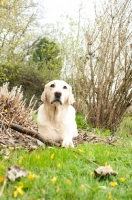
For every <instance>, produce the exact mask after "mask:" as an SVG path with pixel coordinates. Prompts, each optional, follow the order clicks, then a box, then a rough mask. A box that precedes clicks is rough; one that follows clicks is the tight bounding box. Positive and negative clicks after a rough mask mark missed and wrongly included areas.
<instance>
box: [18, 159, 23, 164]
mask: <svg viewBox="0 0 132 200" xmlns="http://www.w3.org/2000/svg"><path fill="white" fill-rule="evenodd" d="M22 160H23V157H21V158H20V159H19V161H18V164H19V165H21V164H22Z"/></svg>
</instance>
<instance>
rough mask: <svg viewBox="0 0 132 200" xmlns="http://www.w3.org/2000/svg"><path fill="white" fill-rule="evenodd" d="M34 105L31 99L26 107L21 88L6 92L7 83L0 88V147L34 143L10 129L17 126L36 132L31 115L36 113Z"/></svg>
mask: <svg viewBox="0 0 132 200" xmlns="http://www.w3.org/2000/svg"><path fill="white" fill-rule="evenodd" d="M35 104H36V102H34V101H33V98H32V99H31V101H30V103H29V105H28V106H27V107H26V100H24V99H23V92H22V91H21V87H13V89H12V90H11V91H8V83H5V84H3V86H2V87H0V145H2V146H6V145H9V146H16V145H18V144H20V145H21V146H25V145H27V146H31V145H32V144H33V143H36V139H34V138H33V137H31V136H29V135H22V134H21V133H19V132H18V131H15V130H13V129H12V127H13V126H15V125H17V126H19V127H24V128H27V129H29V130H37V125H36V123H35V122H34V120H33V115H34V114H35V113H36V110H34V106H35Z"/></svg>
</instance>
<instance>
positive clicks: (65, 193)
mask: <svg viewBox="0 0 132 200" xmlns="http://www.w3.org/2000/svg"><path fill="white" fill-rule="evenodd" d="M124 131H125V130H124ZM122 143H123V145H125V144H126V146H125V147H126V148H124V147H122V146H111V145H101V144H87V143H85V144H83V145H80V146H78V147H76V148H74V151H76V152H79V153H80V154H82V156H81V155H78V154H76V153H75V152H74V151H73V149H71V148H68V149H64V148H55V147H53V148H47V147H46V148H45V149H42V148H40V149H38V150H35V151H33V152H27V151H25V150H23V149H13V150H8V151H9V152H8V157H7V156H6V157H5V155H4V153H2V156H1V158H0V160H1V165H0V186H2V184H3V180H4V177H5V172H6V170H7V168H8V167H10V166H11V165H13V164H14V163H15V164H17V165H19V166H21V167H24V168H25V169H27V170H28V171H30V177H25V178H22V179H20V180H18V181H15V182H8V185H7V186H6V187H5V190H4V192H3V195H2V197H1V198H2V199H3V200H5V199H7V198H8V199H12V200H13V199H15V197H14V195H15V196H17V197H18V198H19V199H21V200H22V199H29V200H32V199H43V198H45V199H55V200H59V199H73V200H76V199H84V200H86V199H93V200H98V199H104V200H108V199H124V200H130V199H131V198H132V193H131V187H132V182H131V177H132V173H131V170H130V169H131V159H130V158H131V154H132V150H131V144H130V138H129V139H126V140H125V141H122ZM5 153H6V149H5ZM122 155H123V156H122ZM83 156H86V157H87V158H88V159H89V160H91V161H93V162H96V163H97V164H98V165H100V166H107V165H111V167H112V168H113V169H114V170H116V171H117V172H118V175H117V176H111V177H106V178H102V179H101V178H95V176H94V173H93V171H94V170H95V169H96V168H97V166H95V165H94V164H93V163H91V162H88V161H87V160H86V159H85V158H84V157H83ZM10 158H11V159H10ZM73 160H74V162H73Z"/></svg>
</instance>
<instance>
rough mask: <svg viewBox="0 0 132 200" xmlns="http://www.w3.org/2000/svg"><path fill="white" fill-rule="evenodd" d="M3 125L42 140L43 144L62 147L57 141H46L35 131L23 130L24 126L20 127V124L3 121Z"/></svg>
mask: <svg viewBox="0 0 132 200" xmlns="http://www.w3.org/2000/svg"><path fill="white" fill-rule="evenodd" d="M1 123H2V124H6V125H7V126H8V127H9V128H11V129H13V130H15V131H18V132H19V133H22V134H25V135H30V136H31V137H33V138H36V139H38V140H40V141H41V142H43V143H44V144H46V145H54V146H58V147H59V146H60V143H57V142H55V141H50V140H46V139H45V138H44V137H43V135H41V134H40V133H38V132H37V131H35V130H29V129H26V128H23V127H22V126H20V125H18V124H14V123H11V124H8V123H6V122H3V121H1Z"/></svg>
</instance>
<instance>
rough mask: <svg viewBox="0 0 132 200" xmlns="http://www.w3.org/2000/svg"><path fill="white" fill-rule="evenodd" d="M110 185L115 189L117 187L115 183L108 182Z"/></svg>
mask: <svg viewBox="0 0 132 200" xmlns="http://www.w3.org/2000/svg"><path fill="white" fill-rule="evenodd" d="M110 185H111V186H112V187H115V186H117V185H118V184H117V182H110Z"/></svg>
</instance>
